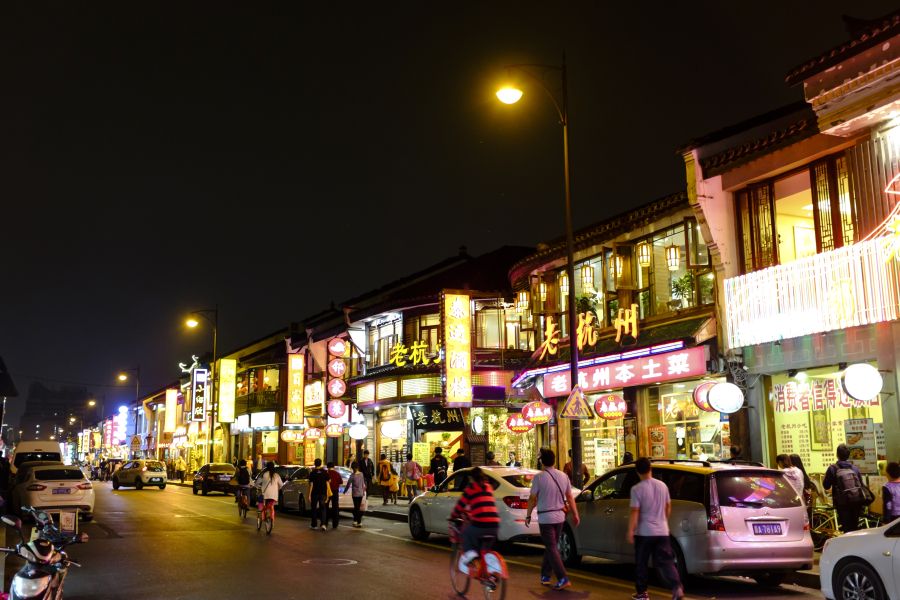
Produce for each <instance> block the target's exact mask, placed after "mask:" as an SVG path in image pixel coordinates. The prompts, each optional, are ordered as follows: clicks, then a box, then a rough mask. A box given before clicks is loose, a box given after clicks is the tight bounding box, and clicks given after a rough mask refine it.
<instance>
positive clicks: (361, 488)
mask: <svg viewBox="0 0 900 600" xmlns="http://www.w3.org/2000/svg"><path fill="white" fill-rule="evenodd" d="M350 468H351V469H353V474H352V475H350V478H349V479H347V487H345V488H344V493H345V494H346V493H347V492H350V498H351V499H352V500H353V526H354V527H362V503H363V500H365V498H366V478H365V477H363V474H362V473H360V472H359V464H358V463H355V462H353V463H350Z"/></svg>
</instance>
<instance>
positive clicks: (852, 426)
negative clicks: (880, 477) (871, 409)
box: [844, 419, 878, 475]
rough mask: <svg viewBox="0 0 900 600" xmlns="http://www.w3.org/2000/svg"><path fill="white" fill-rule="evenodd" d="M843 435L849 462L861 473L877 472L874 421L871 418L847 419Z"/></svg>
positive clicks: (875, 473)
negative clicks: (848, 452) (848, 450)
mask: <svg viewBox="0 0 900 600" xmlns="http://www.w3.org/2000/svg"><path fill="white" fill-rule="evenodd" d="M844 436H845V442H846V444H847V446H848V447H849V448H850V462H851V463H853V464H854V465H856V468H857V469H859V470H860V472H861V473H871V474H874V475H877V474H878V452H877V448H876V445H875V423H874V421H873V420H872V419H847V420H846V421H844Z"/></svg>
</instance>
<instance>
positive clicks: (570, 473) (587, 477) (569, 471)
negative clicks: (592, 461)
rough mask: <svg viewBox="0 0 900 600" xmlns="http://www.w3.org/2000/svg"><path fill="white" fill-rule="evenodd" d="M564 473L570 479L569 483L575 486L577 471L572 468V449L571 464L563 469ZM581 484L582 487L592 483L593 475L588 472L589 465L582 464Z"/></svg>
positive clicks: (570, 454)
mask: <svg viewBox="0 0 900 600" xmlns="http://www.w3.org/2000/svg"><path fill="white" fill-rule="evenodd" d="M563 473H565V474H566V477H568V478H569V483H571V484H572V485H575V469H574V467H573V466H572V449H571V448H569V462H567V463H566V466H565V467H563ZM581 482H582V486H585V485H587V484H588V483H590V482H591V474H590V472H589V471H588V468H587V465H586V464H584V463H581Z"/></svg>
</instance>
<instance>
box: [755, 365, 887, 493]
mask: <svg viewBox="0 0 900 600" xmlns="http://www.w3.org/2000/svg"><path fill="white" fill-rule="evenodd" d="M869 364H870V365H872V366H873V367H876V368H877V367H878V363H877V362H875V361H871V362H869ZM842 374H843V371H842V370H841V369H839V368H838V367H836V366H832V367H822V368H818V369H808V370H806V371H800V372H799V373H797V374H795V375H794V376H793V377H791V376H790V375H789V374H786V373H783V374H779V375H774V376H772V387H771V389H770V392H769V409H770V410H771V411H772V413H773V422H774V424H775V448H776V454H797V455H799V456H800V458H801V459H802V460H803V466H804V467H805V468H806V472H807V473H808V474H809V476H810V477H811V478H813V479H816V480H817V481H819V482H821V480H822V477H823V476H824V473H825V470H826V469H827V468H828V466H829V465H831V464H834V462H835V460H837V459H836V457H835V451H836V449H837V447H838V445H840V444H847V446H849V447H850V453H851V454H850V462H852V463H853V464H855V465H856V466H857V468H859V470H860V472H862V473H863V474H864V475H877V474H878V472H879V470H878V462H879V461H884V460H885V459H886V456H885V454H886V450H885V445H884V420H883V417H882V410H881V396H877V397H876V398H875V399H874V400H872V401H871V402H861V401H858V400H854V399H852V398H850V397H849V396H847V394H846V393H845V392H844V389H843V387H842V385H841V380H840V377H841V375H842Z"/></svg>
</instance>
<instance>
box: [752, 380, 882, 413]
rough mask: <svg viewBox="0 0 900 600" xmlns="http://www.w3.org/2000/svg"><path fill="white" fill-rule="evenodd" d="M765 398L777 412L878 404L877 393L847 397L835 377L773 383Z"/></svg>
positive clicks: (879, 402)
mask: <svg viewBox="0 0 900 600" xmlns="http://www.w3.org/2000/svg"><path fill="white" fill-rule="evenodd" d="M769 401H770V402H771V403H772V404H773V406H774V407H775V412H779V413H798V412H808V411H810V410H826V409H827V410H834V409H836V408H861V407H869V406H880V404H881V401H880V399H879V397H878V396H877V395H876V396H875V397H874V398H872V399H871V400H857V399H855V398H851V397H850V396H848V395H847V393H846V392H845V391H844V388H843V387H842V386H841V382H840V381H839V380H837V379H806V380H804V381H799V382H795V381H789V382H787V383H776V384H774V385H773V386H772V391H771V392H770V393H769Z"/></svg>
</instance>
